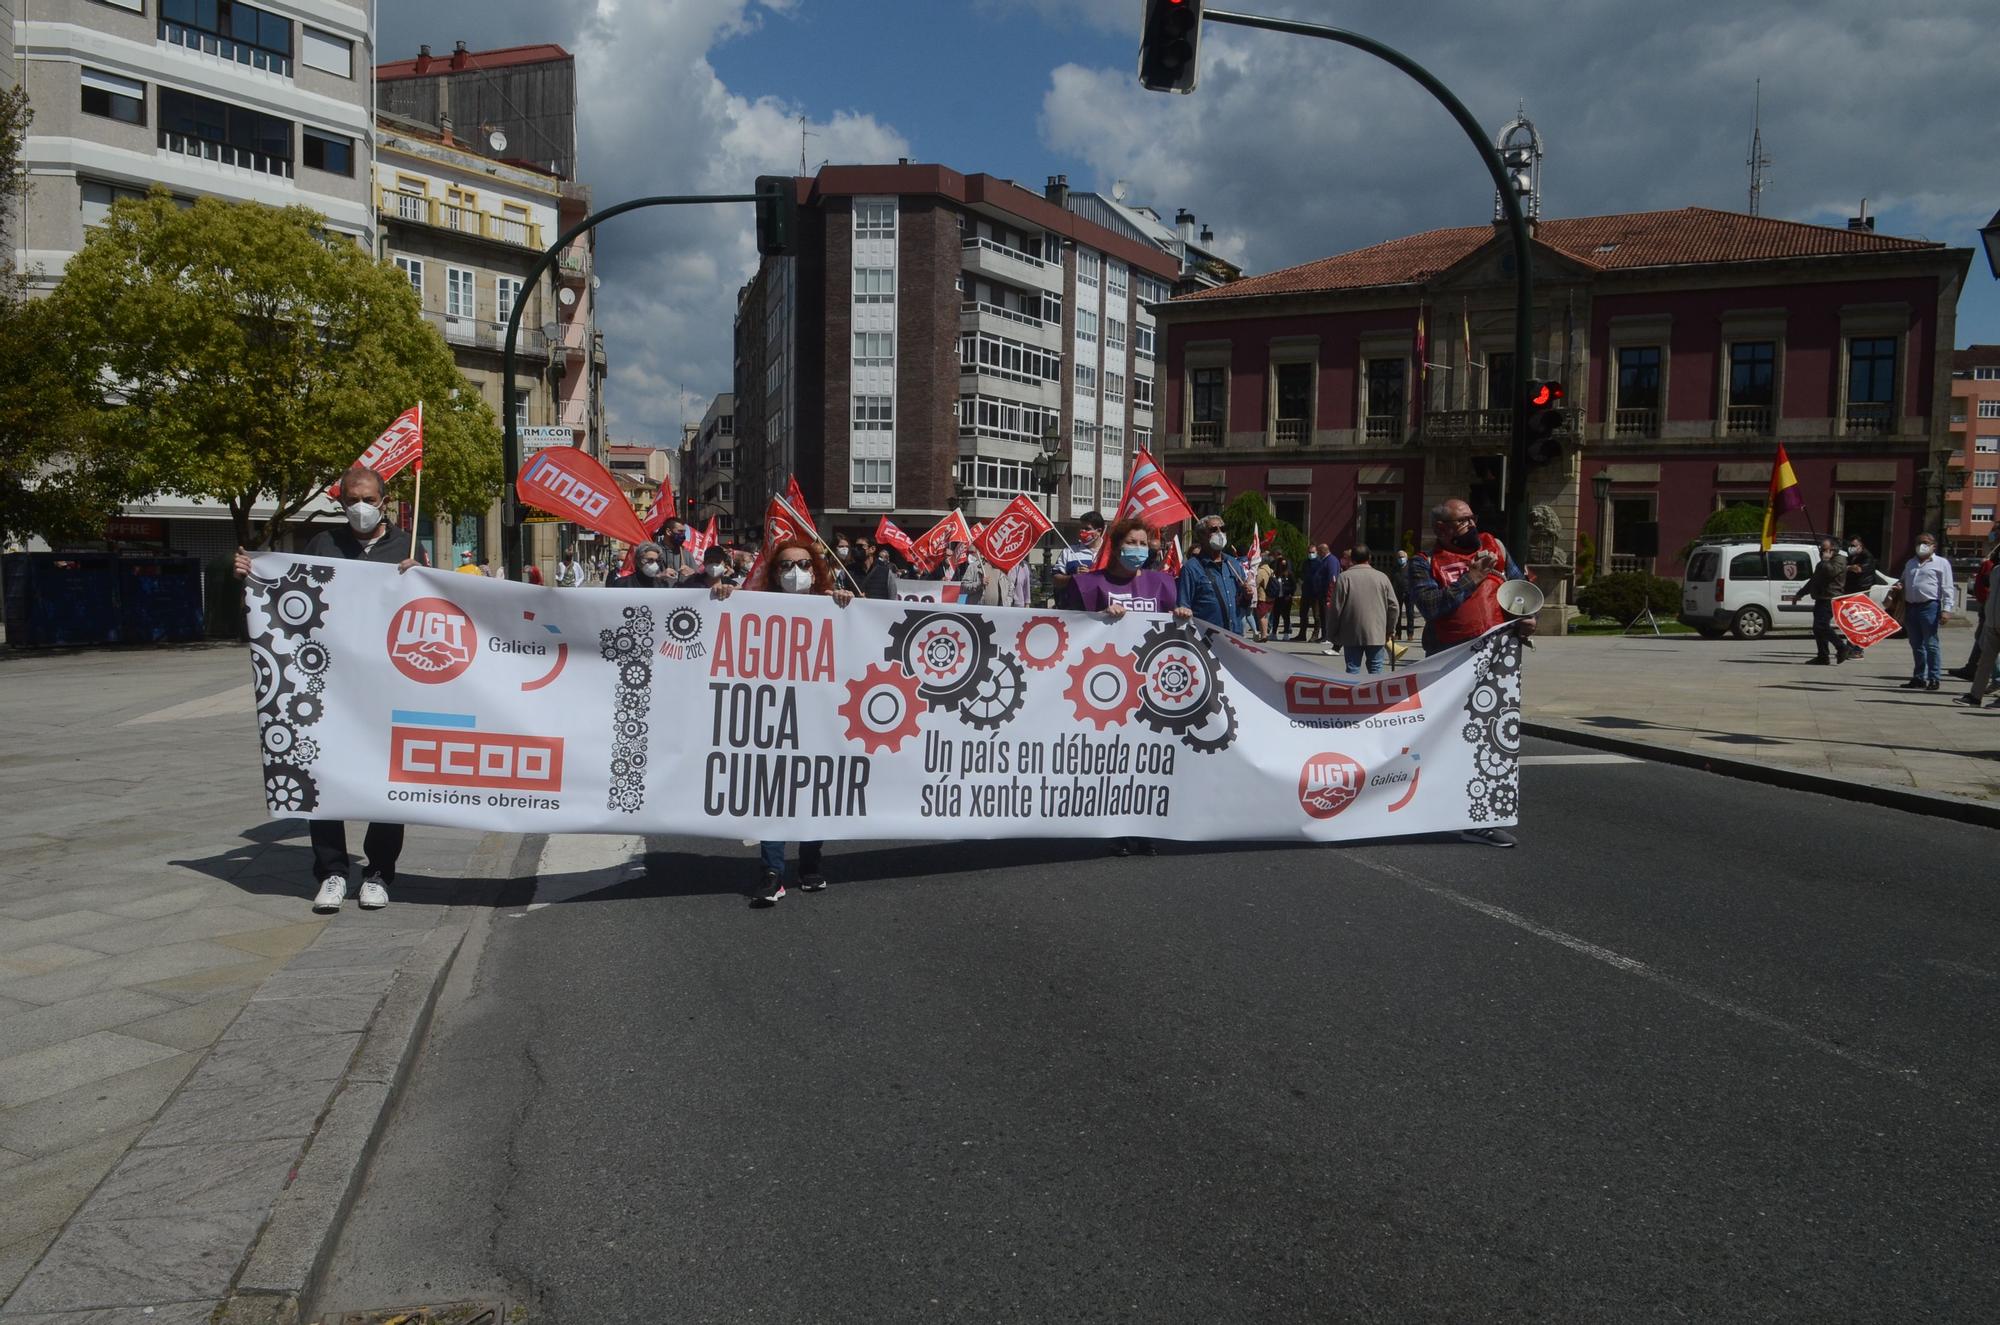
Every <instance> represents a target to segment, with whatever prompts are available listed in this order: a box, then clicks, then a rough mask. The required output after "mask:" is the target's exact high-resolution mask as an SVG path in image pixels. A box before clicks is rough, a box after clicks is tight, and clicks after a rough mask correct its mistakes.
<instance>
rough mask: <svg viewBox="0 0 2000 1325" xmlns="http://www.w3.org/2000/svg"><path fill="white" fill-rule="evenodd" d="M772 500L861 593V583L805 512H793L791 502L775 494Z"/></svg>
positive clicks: (856, 591) (856, 590)
mask: <svg viewBox="0 0 2000 1325" xmlns="http://www.w3.org/2000/svg"><path fill="white" fill-rule="evenodd" d="M821 495H822V496H824V495H825V494H823V493H822V494H821ZM771 500H772V501H774V502H776V503H778V505H780V506H782V507H784V508H785V509H786V510H787V511H789V512H790V513H791V515H792V518H793V519H795V520H797V521H798V522H799V524H800V526H801V527H803V528H804V529H805V530H807V531H808V532H809V533H810V534H811V535H812V541H813V542H815V543H817V544H819V550H820V551H822V552H824V553H826V559H827V561H828V562H829V563H831V564H832V566H833V568H834V569H835V570H837V571H839V572H840V573H841V574H842V575H844V576H846V577H847V582H848V583H849V584H850V585H852V586H853V590H854V592H855V593H857V594H858V593H860V592H861V582H860V581H859V580H857V579H855V578H854V572H853V571H851V570H849V569H847V567H845V566H843V565H841V564H840V558H839V557H836V556H834V555H833V549H832V548H830V547H828V546H827V545H826V540H825V539H824V538H821V537H820V533H819V528H818V526H816V525H814V524H813V522H812V520H811V519H809V518H808V517H807V516H806V515H805V513H804V512H802V511H794V510H792V504H791V502H789V501H787V500H786V499H785V498H783V497H780V496H779V495H778V494H777V493H775V492H774V493H772V494H771ZM764 542H765V545H766V546H767V547H768V546H769V545H770V540H769V539H765V540H764Z"/></svg>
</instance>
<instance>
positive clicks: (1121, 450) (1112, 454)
mask: <svg viewBox="0 0 2000 1325" xmlns="http://www.w3.org/2000/svg"><path fill="white" fill-rule="evenodd" d="M1097 440H1098V442H1099V443H1100V449H1101V450H1102V451H1103V452H1104V458H1105V459H1107V460H1116V459H1117V458H1118V457H1120V456H1122V455H1124V454H1125V430H1124V429H1123V428H1120V427H1118V426H1117V425H1116V424H1110V423H1107V424H1105V425H1104V426H1103V427H1102V428H1099V429H1098V430H1097ZM1994 472H1995V473H1996V474H2000V470H1995V471H1994Z"/></svg>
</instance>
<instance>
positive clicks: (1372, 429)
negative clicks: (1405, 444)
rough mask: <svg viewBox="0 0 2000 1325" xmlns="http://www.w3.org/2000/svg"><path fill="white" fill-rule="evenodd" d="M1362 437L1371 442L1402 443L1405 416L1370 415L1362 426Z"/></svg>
mask: <svg viewBox="0 0 2000 1325" xmlns="http://www.w3.org/2000/svg"><path fill="white" fill-rule="evenodd" d="M1361 431H1362V435H1363V436H1365V437H1366V438H1367V439H1368V440H1369V441H1371V442H1394V441H1401V440H1402V437H1403V416H1402V415H1400V414H1370V415H1369V416H1368V417H1367V419H1366V420H1364V421H1363V423H1362V426H1361Z"/></svg>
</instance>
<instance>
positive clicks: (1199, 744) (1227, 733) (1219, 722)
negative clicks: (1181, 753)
mask: <svg viewBox="0 0 2000 1325" xmlns="http://www.w3.org/2000/svg"><path fill="white" fill-rule="evenodd" d="M1235 742H1236V706H1235V705H1234V704H1232V703H1230V702H1229V696H1227V695H1222V694H1218V695H1217V696H1216V704H1215V706H1214V707H1213V708H1211V709H1210V710H1209V711H1208V713H1207V714H1206V715H1205V716H1204V717H1203V718H1202V720H1201V721H1200V722H1197V723H1195V724H1193V725H1192V726H1189V727H1184V728H1182V729H1181V744H1183V745H1185V746H1186V747H1187V748H1188V749H1190V750H1193V751H1194V752H1195V753H1196V754H1204V755H1212V754H1214V753H1215V752H1216V751H1218V750H1227V749H1228V748H1229V747H1230V746H1231V745H1233V744H1235Z"/></svg>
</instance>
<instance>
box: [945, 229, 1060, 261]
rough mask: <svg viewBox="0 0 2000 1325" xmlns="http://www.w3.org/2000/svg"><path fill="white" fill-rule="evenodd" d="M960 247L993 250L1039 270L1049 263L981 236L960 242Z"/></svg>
mask: <svg viewBox="0 0 2000 1325" xmlns="http://www.w3.org/2000/svg"><path fill="white" fill-rule="evenodd" d="M959 247H960V248H967V249H980V248H984V249H991V250H993V251H994V252H995V253H998V254H1000V255H1001V256H1002V257H1006V258H1012V259H1014V260H1015V261H1016V262H1025V263H1027V264H1028V265H1029V266H1030V267H1037V268H1039V267H1046V266H1047V265H1048V264H1047V263H1045V262H1043V261H1042V260H1041V259H1040V258H1038V257H1036V256H1035V255H1034V254H1032V253H1023V252H1022V251H1021V250H1020V249H1018V248H1008V247H1007V246H1006V245H1005V244H1001V243H997V242H995V241H994V240H991V239H987V238H985V237H984V236H980V235H974V236H972V237H971V238H968V239H964V240H961V241H960V242H959Z"/></svg>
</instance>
